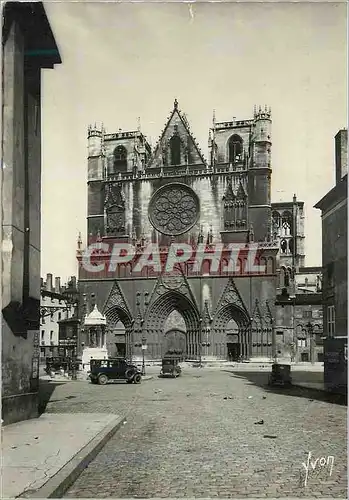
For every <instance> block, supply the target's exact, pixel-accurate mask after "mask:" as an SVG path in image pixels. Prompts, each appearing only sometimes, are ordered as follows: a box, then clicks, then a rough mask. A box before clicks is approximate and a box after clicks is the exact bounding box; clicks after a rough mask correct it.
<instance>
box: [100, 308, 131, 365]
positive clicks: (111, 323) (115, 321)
mask: <svg viewBox="0 0 349 500" xmlns="http://www.w3.org/2000/svg"><path fill="white" fill-rule="evenodd" d="M105 317H106V320H107V344H109V346H110V347H109V346H108V353H110V354H111V355H120V356H126V357H128V358H130V357H131V352H130V342H131V335H132V330H133V320H132V317H131V315H130V314H129V313H128V312H127V311H125V310H124V309H123V308H121V307H119V306H116V305H114V306H112V307H110V308H109V309H107V310H106V311H105ZM120 323H121V324H122V325H123V327H124V332H123V333H122V331H121V329H120Z"/></svg>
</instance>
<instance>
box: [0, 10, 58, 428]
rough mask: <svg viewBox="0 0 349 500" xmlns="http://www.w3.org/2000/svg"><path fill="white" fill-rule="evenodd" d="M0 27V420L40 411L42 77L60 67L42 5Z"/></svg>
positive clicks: (12, 14)
mask: <svg viewBox="0 0 349 500" xmlns="http://www.w3.org/2000/svg"><path fill="white" fill-rule="evenodd" d="M2 12H3V25H2V28H3V29H2V77H3V78H2V105H3V108H2V127H1V129H2V144H1V146H2V168H1V169H0V175H1V189H2V192H1V208H2V210H1V217H2V221H1V231H2V234H1V240H2V252H1V259H2V318H1V321H2V332H1V337H2V419H3V421H4V423H5V424H7V423H12V422H15V421H18V420H22V419H27V418H31V417H34V416H36V415H37V412H38V395H37V391H38V376H39V371H38V369H39V330H40V197H41V184H40V178H41V121H40V116H41V71H42V69H46V68H53V67H54V65H55V64H59V63H60V62H61V59H60V55H59V52H58V49H57V45H56V42H55V39H54V36H53V34H52V31H51V28H50V25H49V22H48V20H47V17H46V14H45V10H44V8H43V5H42V3H41V2H7V3H6V4H5V5H4V7H3V11H2Z"/></svg>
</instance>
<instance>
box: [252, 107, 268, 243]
mask: <svg viewBox="0 0 349 500" xmlns="http://www.w3.org/2000/svg"><path fill="white" fill-rule="evenodd" d="M271 144H272V143H271V110H270V108H269V109H268V108H267V106H265V109H264V111H262V109H261V107H260V108H259V111H258V112H257V111H256V109H255V111H254V119H253V125H252V136H251V158H250V164H249V171H248V197H249V223H250V224H251V225H252V226H253V228H254V234H255V238H256V240H258V241H260V240H261V239H270V237H271V194H270V191H271Z"/></svg>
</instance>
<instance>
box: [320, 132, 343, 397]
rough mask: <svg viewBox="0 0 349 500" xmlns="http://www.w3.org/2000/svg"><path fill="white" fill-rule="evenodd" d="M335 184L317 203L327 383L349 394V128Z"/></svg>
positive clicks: (339, 148) (338, 147)
mask: <svg viewBox="0 0 349 500" xmlns="http://www.w3.org/2000/svg"><path fill="white" fill-rule="evenodd" d="M335 170H336V184H335V186H334V187H333V188H332V189H331V190H330V191H329V192H328V193H327V194H326V195H325V196H324V197H323V198H322V199H321V200H320V201H319V202H318V203H317V204H316V205H315V208H318V209H319V210H321V220H322V268H323V287H322V304H323V315H324V333H325V337H326V338H325V340H324V383H325V387H326V388H327V389H328V390H330V391H333V392H336V393H340V394H344V395H345V396H347V394H348V201H347V199H348V184H347V183H348V131H347V130H346V129H343V130H340V131H339V132H338V133H337V135H336V136H335Z"/></svg>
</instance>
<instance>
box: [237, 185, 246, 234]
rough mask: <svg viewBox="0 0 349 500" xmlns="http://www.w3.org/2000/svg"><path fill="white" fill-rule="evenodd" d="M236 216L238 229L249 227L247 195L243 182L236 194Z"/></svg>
mask: <svg viewBox="0 0 349 500" xmlns="http://www.w3.org/2000/svg"><path fill="white" fill-rule="evenodd" d="M235 218H236V226H237V228H238V229H245V228H246V227H247V196H246V193H245V190H244V188H243V187H242V184H241V183H240V185H239V189H238V192H237V194H236V213H235Z"/></svg>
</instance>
